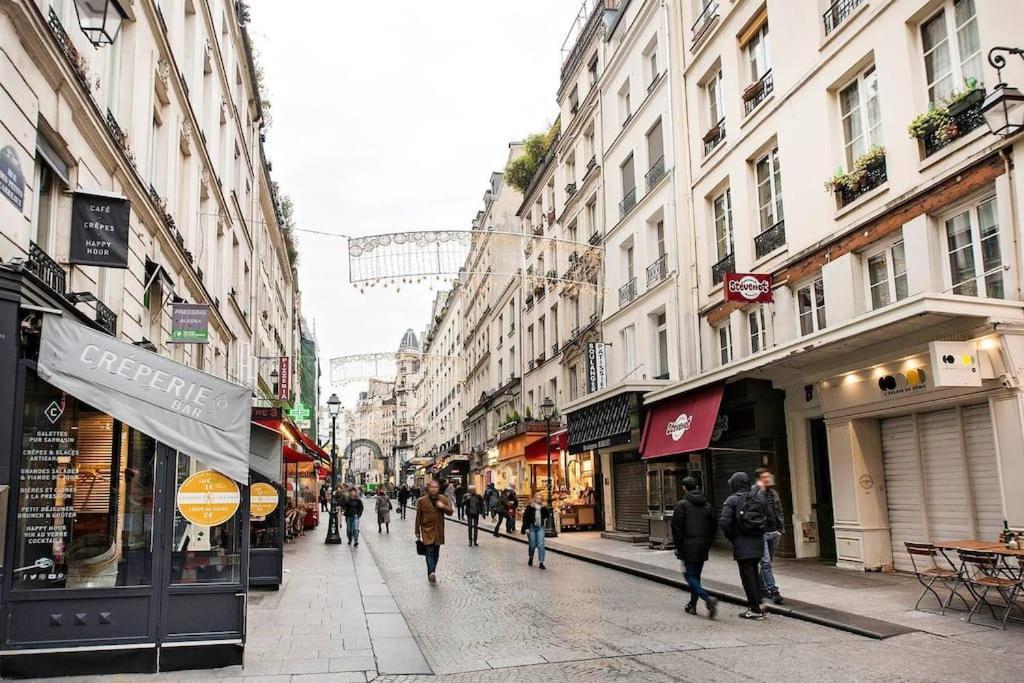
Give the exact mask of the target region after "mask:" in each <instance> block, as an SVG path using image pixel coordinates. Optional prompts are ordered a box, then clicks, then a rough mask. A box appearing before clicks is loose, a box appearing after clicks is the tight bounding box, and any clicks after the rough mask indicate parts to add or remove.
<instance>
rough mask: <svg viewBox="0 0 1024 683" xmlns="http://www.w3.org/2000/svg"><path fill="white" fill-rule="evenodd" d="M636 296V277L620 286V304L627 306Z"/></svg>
mask: <svg viewBox="0 0 1024 683" xmlns="http://www.w3.org/2000/svg"><path fill="white" fill-rule="evenodd" d="M635 298H636V278H632V279H630V281H629V282H627V283H626V284H624V285H622V286H621V287H619V306H620V307H621V306H625V305H626V304H628V303H629V302H630V301H632V300H633V299H635Z"/></svg>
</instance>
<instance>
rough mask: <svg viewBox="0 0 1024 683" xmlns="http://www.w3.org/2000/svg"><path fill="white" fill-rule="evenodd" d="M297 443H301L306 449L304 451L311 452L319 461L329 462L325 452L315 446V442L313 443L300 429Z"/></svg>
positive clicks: (329, 459) (329, 457)
mask: <svg viewBox="0 0 1024 683" xmlns="http://www.w3.org/2000/svg"><path fill="white" fill-rule="evenodd" d="M299 441H301V442H302V445H303V446H305V447H306V450H308V451H310V452H312V453H313V454H314V455H316V456H317V457H318V458H320V459H321V460H326V461H327V462H330V461H331V456H329V455H327V451H325V450H324V449H322V448H320V446H318V445H317V443H316V441H313V439H311V438H309V435H307V434H306V432H304V431H302V430H301V429H300V430H299Z"/></svg>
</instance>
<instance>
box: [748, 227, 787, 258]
mask: <svg viewBox="0 0 1024 683" xmlns="http://www.w3.org/2000/svg"><path fill="white" fill-rule="evenodd" d="M785 244H786V221H779V222H778V223H776V224H775V225H773V226H771V227H770V228H768V229H767V230H765V231H764V232H762V233H761V234H760V235H758V236H757V237H755V238H754V254H755V255H756V256H757V258H764V257H765V256H767V255H768V254H770V253H772V252H773V251H775V250H776V249H779V248H780V247H783V246H785Z"/></svg>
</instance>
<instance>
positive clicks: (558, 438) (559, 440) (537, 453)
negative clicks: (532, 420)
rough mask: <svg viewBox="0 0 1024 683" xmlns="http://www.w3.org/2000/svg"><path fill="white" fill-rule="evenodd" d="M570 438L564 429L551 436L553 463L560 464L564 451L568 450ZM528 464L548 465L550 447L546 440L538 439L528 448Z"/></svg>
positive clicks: (528, 445)
mask: <svg viewBox="0 0 1024 683" xmlns="http://www.w3.org/2000/svg"><path fill="white" fill-rule="evenodd" d="M568 441H569V436H568V432H567V431H566V430H564V429H562V430H560V431H557V432H555V433H553V434H552V435H551V462H553V463H556V462H558V458H559V457H560V456H561V453H562V451H564V450H565V449H566V445H567V444H568ZM526 462H527V463H529V464H531V465H546V464H547V463H548V447H547V444H546V443H545V441H544V439H543V438H541V439H537V440H536V441H534V442H533V443H530V444H527V446H526Z"/></svg>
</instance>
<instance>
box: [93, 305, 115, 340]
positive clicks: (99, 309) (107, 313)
mask: <svg viewBox="0 0 1024 683" xmlns="http://www.w3.org/2000/svg"><path fill="white" fill-rule="evenodd" d="M96 323H97V324H98V325H99V326H100V327H102V328H103V329H104V330H106V331H107V332H109V333H110V334H111V335H113V336H115V337H116V336H117V315H116V314H115V313H114V312H113V311H112V310H110V309H109V308H108V307H107V305H106V304H104V303H103V302H102V301H97V302H96Z"/></svg>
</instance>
